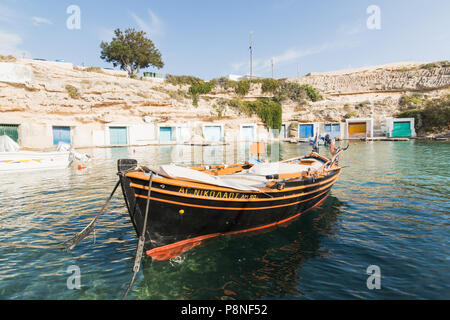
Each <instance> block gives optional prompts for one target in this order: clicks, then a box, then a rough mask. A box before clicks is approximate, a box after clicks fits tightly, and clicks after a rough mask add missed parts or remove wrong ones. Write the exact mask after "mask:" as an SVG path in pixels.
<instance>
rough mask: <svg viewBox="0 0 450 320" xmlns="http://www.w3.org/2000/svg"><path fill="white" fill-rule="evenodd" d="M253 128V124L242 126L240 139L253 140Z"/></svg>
mask: <svg viewBox="0 0 450 320" xmlns="http://www.w3.org/2000/svg"><path fill="white" fill-rule="evenodd" d="M254 128H255V127H254V126H242V128H241V139H242V140H245V141H253V140H254V139H255V136H254V134H253V132H254Z"/></svg>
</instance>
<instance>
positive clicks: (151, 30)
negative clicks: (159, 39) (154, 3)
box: [130, 9, 163, 36]
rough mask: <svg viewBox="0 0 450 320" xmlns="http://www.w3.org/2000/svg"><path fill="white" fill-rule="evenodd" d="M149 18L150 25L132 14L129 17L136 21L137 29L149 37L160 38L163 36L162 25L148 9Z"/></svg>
mask: <svg viewBox="0 0 450 320" xmlns="http://www.w3.org/2000/svg"><path fill="white" fill-rule="evenodd" d="M147 11H148V15H149V16H150V23H148V22H147V21H145V20H143V19H141V18H140V17H138V16H137V15H136V14H134V13H133V12H131V13H130V15H131V17H132V18H133V19H134V21H136V23H137V25H138V26H139V28H141V29H142V30H143V31H145V32H146V33H148V34H149V35H150V36H160V35H162V34H163V23H162V21H161V20H160V19H159V17H158V16H157V15H156V14H154V13H153V11H151V10H150V9H148V10H147Z"/></svg>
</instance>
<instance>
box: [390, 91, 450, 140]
mask: <svg viewBox="0 0 450 320" xmlns="http://www.w3.org/2000/svg"><path fill="white" fill-rule="evenodd" d="M395 117H396V118H414V119H415V123H416V128H417V129H418V130H420V131H426V132H432V131H440V130H443V129H445V128H447V127H448V125H449V124H450V94H447V95H446V96H443V97H441V98H437V99H433V100H428V101H426V103H425V106H424V107H423V108H417V109H411V110H407V111H403V112H400V113H398V114H396V115H395Z"/></svg>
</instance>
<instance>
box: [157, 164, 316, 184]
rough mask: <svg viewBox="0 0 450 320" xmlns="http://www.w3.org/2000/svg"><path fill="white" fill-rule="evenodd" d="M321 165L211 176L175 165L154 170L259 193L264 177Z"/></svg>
mask: <svg viewBox="0 0 450 320" xmlns="http://www.w3.org/2000/svg"><path fill="white" fill-rule="evenodd" d="M321 165H322V163H321V162H320V161H315V162H314V163H313V164H312V165H300V164H289V163H282V162H274V163H260V164H255V165H253V167H252V168H250V169H248V170H243V171H242V172H239V173H235V174H230V175H223V176H213V175H210V174H207V173H204V172H201V171H197V170H193V169H189V168H184V167H179V166H176V165H161V166H160V167H159V170H156V171H157V172H158V173H159V174H160V175H162V176H165V177H169V178H173V179H180V180H188V181H195V182H201V183H206V184H211V185H215V186H221V187H226V188H231V189H236V190H243V191H259V189H257V187H264V186H265V184H266V183H267V182H268V180H267V179H266V176H268V175H274V174H286V173H297V172H304V171H307V170H308V169H311V170H314V169H318V168H319V167H320V166H321Z"/></svg>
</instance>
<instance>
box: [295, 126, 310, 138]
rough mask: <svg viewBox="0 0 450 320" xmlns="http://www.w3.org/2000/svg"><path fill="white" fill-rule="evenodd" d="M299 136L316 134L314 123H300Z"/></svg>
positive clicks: (305, 136) (307, 136)
mask: <svg viewBox="0 0 450 320" xmlns="http://www.w3.org/2000/svg"><path fill="white" fill-rule="evenodd" d="M298 136H299V138H309V137H313V136H314V125H312V124H300V125H299V126H298Z"/></svg>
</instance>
